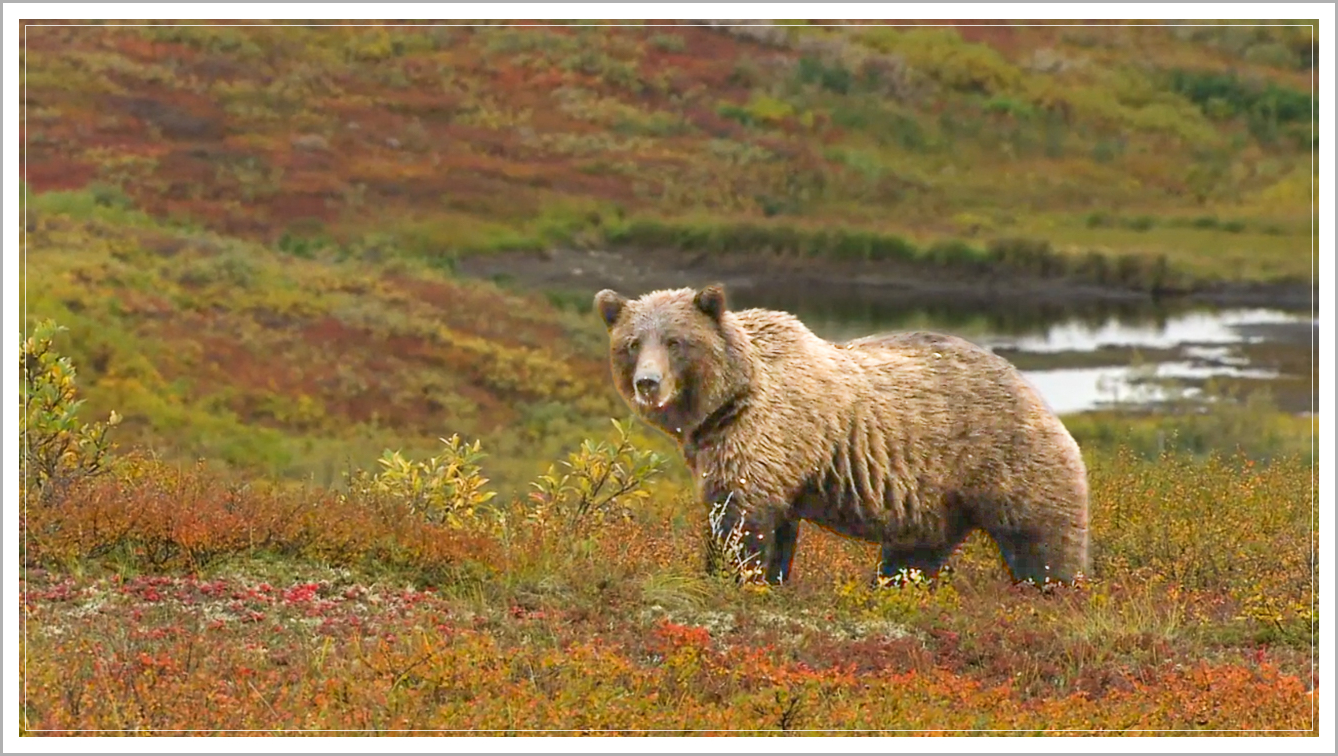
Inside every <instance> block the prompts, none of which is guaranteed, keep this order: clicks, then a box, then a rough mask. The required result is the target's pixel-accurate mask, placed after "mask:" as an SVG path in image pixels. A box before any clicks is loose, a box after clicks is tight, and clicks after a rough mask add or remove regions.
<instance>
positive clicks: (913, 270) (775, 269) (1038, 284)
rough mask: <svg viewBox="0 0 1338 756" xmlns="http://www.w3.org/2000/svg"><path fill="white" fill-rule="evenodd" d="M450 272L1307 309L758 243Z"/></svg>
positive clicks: (626, 284)
mask: <svg viewBox="0 0 1338 756" xmlns="http://www.w3.org/2000/svg"><path fill="white" fill-rule="evenodd" d="M456 270H457V272H459V273H461V274H463V275H466V276H470V277H478V278H490V279H493V280H496V281H499V282H502V283H513V284H517V285H520V286H522V287H525V288H536V289H541V290H545V291H549V292H553V293H555V294H561V293H568V294H570V295H572V296H575V295H576V294H578V293H581V292H589V293H591V294H593V292H595V291H598V290H599V289H603V288H612V289H616V290H618V291H620V292H623V293H625V294H628V295H632V294H637V293H641V292H645V291H650V290H653V289H659V288H670V287H677V286H700V285H702V284H705V283H708V282H711V281H719V282H722V283H724V284H725V285H726V287H727V288H729V289H731V290H733V291H736V292H739V293H744V294H745V295H746V293H747V292H751V291H766V292H773V293H774V292H777V291H787V292H789V293H792V294H801V293H802V294H803V295H805V296H808V297H812V298H813V299H823V300H830V299H835V298H843V297H853V298H854V299H866V298H870V297H872V298H877V299H889V298H895V299H896V300H897V301H898V302H899V303H901V304H904V305H906V306H908V307H915V306H920V305H932V304H935V303H942V302H944V301H952V302H953V303H954V305H958V306H961V307H964V308H970V307H973V306H974V307H979V308H991V309H992V308H995V307H998V306H1001V305H1007V304H1023V303H1025V305H1026V306H1028V307H1047V306H1049V307H1059V308H1064V309H1075V308H1076V309H1082V308H1084V307H1090V306H1101V307H1105V308H1111V307H1114V308H1120V307H1121V306H1129V307H1139V306H1140V305H1146V304H1150V303H1153V302H1157V301H1167V302H1175V303H1182V304H1185V305H1195V304H1203V305H1211V306H1215V307H1222V308H1226V307H1271V308H1278V309H1284V310H1289V311H1304V310H1309V309H1311V307H1312V305H1313V302H1314V290H1313V288H1312V287H1311V286H1308V285H1306V284H1305V283H1304V282H1261V281H1220V282H1212V283H1207V284H1203V285H1201V286H1199V287H1196V288H1194V289H1192V290H1187V291H1176V292H1153V291H1147V290H1140V289H1134V288H1126V287H1122V286H1119V285H1114V284H1101V283H1095V282H1092V281H1085V280H1081V279H1079V278H1076V277H1071V276H1043V275H1038V274H1036V273H1032V272H1029V271H1024V270H1018V269H1014V268H1010V267H1006V266H995V267H993V268H991V269H989V270H986V271H981V270H979V269H977V268H975V267H969V266H958V265H952V264H934V263H929V262H914V261H906V260H879V261H863V260H835V259H828V258H817V257H796V256H783V255H772V254H765V253H752V254H749V253H737V254H729V255H711V254H707V253H684V252H680V251H676V250H667V249H635V250H632V249H616V248H615V249H605V250H597V249H572V248H561V247H559V248H553V249H549V250H545V251H542V252H496V253H490V254H478V255H468V256H464V257H461V258H460V259H459V260H458V261H457V263H456Z"/></svg>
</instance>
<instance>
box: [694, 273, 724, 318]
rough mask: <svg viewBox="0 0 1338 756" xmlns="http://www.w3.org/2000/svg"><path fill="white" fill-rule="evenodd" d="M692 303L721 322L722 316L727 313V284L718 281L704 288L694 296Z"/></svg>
mask: <svg viewBox="0 0 1338 756" xmlns="http://www.w3.org/2000/svg"><path fill="white" fill-rule="evenodd" d="M692 303H693V304H694V305H696V306H697V309H698V310H701V311H702V312H704V313H706V314H707V315H710V316H711V320H714V321H715V322H717V323H719V322H720V316H721V315H724V314H725V285H724V284H718V283H716V284H711V285H710V286H707V287H705V288H703V289H702V290H701V291H699V292H697V296H695V297H693V298H692Z"/></svg>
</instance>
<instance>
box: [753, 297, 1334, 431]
mask: <svg viewBox="0 0 1338 756" xmlns="http://www.w3.org/2000/svg"><path fill="white" fill-rule="evenodd" d="M732 297H733V300H734V306H735V307H738V308H744V307H769V308H774V309H780V310H787V311H789V312H792V313H794V314H795V315H797V316H798V317H799V318H800V319H802V320H803V321H804V322H805V324H807V325H808V326H809V327H810V328H811V329H813V331H814V332H815V333H817V334H818V335H819V336H822V337H823V338H826V339H830V340H833V341H844V340H847V339H851V338H856V337H859V336H867V335H869V334H873V333H880V332H887V331H900V330H911V329H928V330H936V331H942V332H946V333H953V334H957V335H959V336H962V337H964V338H967V339H970V340H971V341H974V342H976V343H978V344H981V345H984V346H988V347H991V348H994V349H999V350H1003V351H1005V352H1006V353H1007V354H1008V356H1009V357H1010V359H1016V358H1018V356H1019V355H1022V356H1025V355H1045V359H1044V361H1045V363H1046V364H1047V367H1045V368H1044V369H1029V370H1024V371H1023V374H1024V375H1025V376H1026V377H1027V379H1028V380H1029V381H1031V383H1032V384H1033V385H1035V386H1036V388H1037V389H1038V390H1039V391H1040V392H1041V395H1042V396H1044V397H1045V399H1046V401H1047V402H1049V403H1050V405H1051V407H1052V408H1053V409H1054V410H1055V411H1056V412H1059V413H1060V414H1068V413H1073V412H1082V411H1085V410H1090V409H1096V408H1099V407H1101V406H1105V405H1109V404H1111V403H1114V402H1134V403H1138V404H1147V403H1152V402H1159V401H1165V400H1168V399H1171V398H1174V397H1175V396H1177V395H1180V396H1195V395H1197V394H1199V393H1200V392H1199V389H1198V388H1196V387H1194V386H1193V385H1188V386H1180V387H1177V386H1175V385H1174V381H1173V380H1171V379H1175V380H1180V381H1190V382H1191V384H1192V382H1195V381H1203V380H1205V379H1208V378H1213V377H1231V378H1247V379H1255V380H1271V379H1274V378H1277V377H1278V372H1277V371H1276V370H1272V369H1269V368H1265V367H1260V366H1251V365H1250V363H1249V359H1248V358H1247V357H1246V356H1245V355H1244V354H1242V353H1241V351H1240V347H1241V346H1243V345H1246V344H1259V343H1262V342H1270V343H1275V344H1277V345H1278V346H1279V347H1280V348H1281V347H1284V346H1285V347H1286V348H1292V349H1309V338H1308V335H1307V334H1308V333H1309V332H1310V329H1312V328H1314V321H1313V319H1312V318H1311V317H1310V315H1309V314H1294V313H1288V312H1283V311H1279V310H1271V309H1259V308H1254V309H1233V310H1215V309H1211V308H1205V307H1203V306H1198V307H1195V306H1191V305H1187V304H1178V305H1157V304H1149V303H1146V302H1138V303H1114V304H1112V303H1108V302H1101V303H1092V304H1090V305H1087V306H1081V307H1073V306H1061V305H1058V304H1053V303H1046V302H1019V301H1016V300H1014V301H1011V302H1009V303H1008V304H1002V305H1001V304H1000V303H999V302H998V301H991V302H986V301H975V302H973V301H954V302H943V301H937V302H935V301H929V302H926V301H923V300H920V301H913V300H911V299H909V298H907V297H904V296H898V295H895V294H889V293H888V292H887V291H886V290H881V291H880V290H867V289H859V288H854V289H850V288H847V289H842V290H840V291H839V292H836V291H826V290H823V289H819V288H812V287H809V288H806V289H801V290H795V289H776V288H773V289H768V290H765V291H764V290H750V289H747V288H735V289H734V290H732ZM1103 349H1104V350H1111V349H1116V350H1121V349H1122V350H1124V351H1118V352H1114V353H1112V355H1114V359H1115V360H1116V361H1122V362H1124V364H1114V365H1101V366H1092V365H1091V362H1092V360H1091V358H1090V355H1091V354H1092V353H1093V352H1096V351H1097V350H1103ZM1137 350H1149V351H1154V350H1155V351H1154V355H1153V356H1152V359H1149V360H1148V361H1147V362H1145V363H1143V364H1140V365H1137V366H1135V365H1133V364H1130V363H1132V362H1133V361H1134V360H1135V359H1137V358H1135V354H1136V353H1137ZM1083 355H1089V356H1088V357H1086V358H1084V356H1083ZM1105 356H1106V355H1105V353H1103V355H1102V357H1103V358H1104V357H1105ZM1146 356H1147V355H1144V357H1146ZM1018 361H1022V360H1018ZM1028 362H1031V363H1035V362H1036V360H1034V359H1033V360H1029V361H1028ZM1066 362H1067V363H1068V364H1065V363H1066ZM1084 363H1085V364H1084ZM1050 365H1053V367H1050ZM1168 384H1169V385H1168Z"/></svg>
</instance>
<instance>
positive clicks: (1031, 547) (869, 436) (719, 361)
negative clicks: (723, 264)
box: [595, 284, 1087, 583]
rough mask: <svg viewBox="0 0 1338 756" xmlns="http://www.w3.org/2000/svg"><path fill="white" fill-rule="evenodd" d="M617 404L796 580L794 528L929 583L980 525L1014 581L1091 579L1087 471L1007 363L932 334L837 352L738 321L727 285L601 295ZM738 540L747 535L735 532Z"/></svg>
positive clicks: (800, 332)
mask: <svg viewBox="0 0 1338 756" xmlns="http://www.w3.org/2000/svg"><path fill="white" fill-rule="evenodd" d="M595 307H596V308H597V309H598V311H599V313H600V315H601V316H602V317H603V319H604V323H605V325H606V326H607V327H608V332H609V354H610V364H611V367H612V373H613V380H614V384H615V386H616V388H617V390H618V392H619V393H620V394H621V395H622V397H623V398H624V399H625V400H626V402H627V403H628V405H629V406H630V407H631V408H632V409H633V411H634V412H636V414H637V415H638V416H639V417H640V418H641V419H642V420H644V421H646V422H647V423H649V424H650V425H652V426H654V427H656V428H658V429H659V430H661V431H663V432H665V433H667V434H669V435H670V436H672V437H673V438H674V440H675V441H677V443H678V445H679V447H680V449H681V450H682V453H683V456H684V458H685V460H686V462H687V465H688V467H689V469H690V470H691V472H692V477H693V480H694V481H695V483H696V488H697V493H698V495H699V497H700V499H701V500H702V501H703V502H704V503H706V504H707V505H708V506H717V507H718V506H723V508H724V514H725V516H724V517H721V518H719V519H718V520H717V521H718V522H719V523H720V524H719V525H718V527H717V530H716V535H717V536H720V535H722V534H723V533H728V532H730V531H731V529H733V528H735V527H737V526H740V525H741V527H742V532H743V534H744V544H745V549H744V556H745V557H747V558H749V559H752V560H756V562H757V563H758V564H759V566H760V567H761V568H762V572H763V575H764V577H765V579H766V580H767V581H768V582H771V583H780V582H783V581H785V580H786V579H787V578H788V576H789V573H790V564H791V561H792V560H793V558H794V551H795V545H796V539H797V536H798V532H799V531H798V523H799V521H800V520H804V521H807V522H810V523H813V524H815V525H818V526H820V527H823V528H826V529H828V530H831V531H834V532H836V533H839V534H842V535H845V536H848V537H852V538H856V539H860V540H864V541H870V542H873V543H878V544H881V546H882V555H881V556H882V558H881V562H880V564H879V574H880V575H881V576H884V577H888V578H891V577H894V576H897V575H898V574H903V573H901V571H902V570H910V569H918V570H920V571H921V572H922V573H923V574H925V575H926V576H930V577H932V576H933V575H935V574H936V573H937V572H938V570H939V569H940V568H941V567H942V566H943V564H944V563H945V562H946V561H947V559H948V557H950V556H951V555H952V553H953V552H954V551H955V550H956V548H957V547H958V546H959V545H960V544H961V543H962V541H963V540H964V539H965V538H966V536H967V535H968V534H970V533H971V532H972V531H974V530H976V529H981V530H984V531H985V532H986V533H988V534H989V535H990V537H991V538H993V539H994V541H995V543H997V544H998V546H999V549H1000V551H1001V552H1002V554H1003V558H1004V560H1005V562H1006V563H1007V565H1008V568H1009V570H1010V571H1011V573H1012V575H1013V578H1014V579H1015V580H1018V581H1028V580H1030V581H1036V582H1038V583H1046V582H1066V581H1072V580H1073V579H1074V578H1075V577H1077V576H1079V575H1080V574H1081V573H1083V572H1084V571H1085V570H1086V569H1087V472H1086V468H1085V467H1084V465H1083V461H1082V457H1081V455H1080V454H1079V451H1078V445H1077V443H1075V442H1074V440H1073V437H1072V436H1070V435H1069V433H1068V431H1067V430H1066V429H1065V428H1064V425H1063V423H1061V422H1060V421H1059V419H1058V418H1057V417H1056V416H1055V415H1054V414H1053V413H1052V412H1051V411H1050V410H1049V408H1048V407H1047V406H1046V404H1045V402H1044V401H1043V400H1042V399H1041V397H1040V396H1039V395H1038V394H1037V393H1036V391H1035V389H1033V388H1032V387H1031V386H1030V385H1029V384H1028V383H1027V382H1026V381H1025V380H1024V379H1023V378H1022V376H1021V375H1020V374H1019V373H1018V371H1017V370H1016V368H1014V367H1013V366H1012V365H1011V364H1010V363H1008V362H1007V361H1006V360H1004V359H1003V358H1001V357H999V356H997V355H995V354H994V353H992V352H990V351H988V350H986V349H983V348H981V347H978V346H976V345H974V344H972V343H970V342H968V341H965V340H963V339H960V338H956V337H953V336H945V335H939V334H934V333H926V332H912V333H897V334H889V335H882V336H870V337H866V338H861V339H856V340H854V341H850V342H846V343H841V344H837V343H832V342H830V341H827V340H825V339H822V338H819V337H818V336H816V335H814V334H813V332H811V331H810V330H809V329H808V328H807V327H805V326H804V324H803V323H802V322H800V321H799V319H798V318H796V317H794V316H793V315H790V314H789V313H785V312H778V311H773V310H764V309H749V310H740V311H737V312H735V311H730V310H729V309H728V308H727V307H726V303H725V291H724V287H723V286H721V285H719V284H717V285H712V286H707V287H705V288H703V289H701V290H699V291H694V290H692V289H675V290H661V291H655V292H651V293H649V294H646V295H644V296H642V297H640V298H639V299H635V300H628V299H627V298H625V297H623V296H621V295H619V294H618V293H616V292H614V291H612V290H609V289H605V290H603V291H601V292H599V293H598V294H597V295H595ZM736 532H737V531H736Z"/></svg>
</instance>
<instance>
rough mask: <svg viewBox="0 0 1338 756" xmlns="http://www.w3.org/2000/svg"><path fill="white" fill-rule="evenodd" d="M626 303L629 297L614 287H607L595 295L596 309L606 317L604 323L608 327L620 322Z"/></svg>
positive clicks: (601, 315)
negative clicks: (619, 317) (619, 318)
mask: <svg viewBox="0 0 1338 756" xmlns="http://www.w3.org/2000/svg"><path fill="white" fill-rule="evenodd" d="M626 305H627V297H624V296H623V295H621V294H619V293H618V292H616V291H614V290H613V289H605V290H603V291H601V292H599V293H598V294H596V295H595V309H597V310H599V315H600V317H602V318H604V325H605V326H606V327H608V328H612V327H613V324H614V323H616V322H618V316H619V315H621V314H622V311H623V307H625V306H626Z"/></svg>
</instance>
